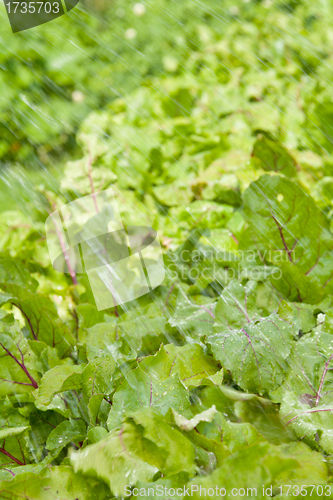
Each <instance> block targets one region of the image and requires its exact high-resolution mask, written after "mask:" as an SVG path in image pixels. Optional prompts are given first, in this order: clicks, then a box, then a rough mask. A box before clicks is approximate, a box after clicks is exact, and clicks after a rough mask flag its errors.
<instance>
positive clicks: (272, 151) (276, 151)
mask: <svg viewBox="0 0 333 500" xmlns="http://www.w3.org/2000/svg"><path fill="white" fill-rule="evenodd" d="M252 157H253V158H255V159H258V160H259V162H260V166H261V168H262V169H263V170H266V172H267V171H268V172H269V171H272V170H274V171H275V172H278V173H280V174H283V175H285V176H286V177H294V176H295V175H296V173H297V170H296V162H295V160H294V158H293V157H292V156H291V155H290V154H289V153H288V151H287V150H286V149H285V148H284V147H283V146H282V145H281V144H279V143H277V142H274V141H272V140H270V139H267V137H265V136H259V137H258V139H257V140H256V142H255V144H254V146H253V151H252Z"/></svg>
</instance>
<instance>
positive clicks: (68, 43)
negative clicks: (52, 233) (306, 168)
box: [0, 0, 333, 209]
mask: <svg viewBox="0 0 333 500" xmlns="http://www.w3.org/2000/svg"><path fill="white" fill-rule="evenodd" d="M0 20H1V26H2V32H1V35H0V43H1V50H0V52H1V54H0V69H1V72H0V82H1V93H0V117H1V119H0V127H1V129H0V130H1V133H0V161H1V166H0V168H1V177H2V200H1V203H0V209H4V208H6V209H8V208H11V204H12V203H13V202H12V198H10V197H9V195H8V183H9V184H10V186H11V191H12V194H13V193H14V196H13V197H14V198H15V199H16V200H17V199H18V198H20V196H21V195H22V185H21V184H22V179H23V177H24V179H25V182H28V183H29V182H30V183H31V185H32V186H35V185H37V184H38V183H39V182H43V183H44V184H45V183H46V184H47V185H48V184H49V183H51V184H52V185H53V184H54V183H55V182H56V179H57V178H59V176H60V172H62V169H63V168H64V166H65V164H66V162H67V161H68V160H74V159H79V158H80V157H81V156H82V153H81V146H82V141H81V144H80V140H77V133H78V131H79V130H80V127H81V126H82V123H83V122H84V120H85V119H86V117H87V116H90V117H91V116H94V115H91V113H92V112H93V111H96V110H99V112H101V111H102V110H105V111H106V112H107V113H109V115H112V114H113V113H114V112H119V109H115V108H114V103H115V102H119V99H121V98H125V97H126V96H128V95H130V93H131V92H132V91H133V90H134V89H136V88H138V87H139V86H141V88H149V89H150V94H149V95H148V94H146V97H145V98H144V99H143V100H141V101H140V96H141V97H142V96H143V93H142V92H141V94H140V95H139V96H138V95H137V96H136V97H135V98H134V97H133V99H132V102H131V104H130V107H131V108H132V109H133V113H134V108H135V106H137V116H134V114H135V113H134V114H133V113H132V114H131V115H130V116H128V117H127V118H126V122H128V121H132V125H133V126H134V128H135V127H138V128H141V127H142V124H143V121H144V120H143V117H144V114H145V113H147V105H149V102H151V101H152V99H153V98H154V96H155V94H159V95H160V96H161V95H162V94H163V93H164V96H165V99H164V98H163V99H162V104H161V106H162V109H158V110H157V109H156V110H154V109H152V110H151V113H152V115H151V117H152V118H153V120H155V117H158V115H159V117H160V118H162V119H164V118H165V117H175V116H178V117H179V118H181V117H183V118H186V117H190V116H191V119H192V123H193V119H196V117H197V116H198V114H200V118H199V121H200V119H201V120H202V124H203V122H204V121H205V124H203V126H204V127H210V126H211V124H212V123H214V126H217V124H218V126H217V128H216V130H218V132H217V133H223V134H224V139H223V141H224V146H223V147H224V148H226V149H228V148H230V147H232V148H233V150H241V151H243V152H244V151H246V154H247V155H248V154H249V153H250V152H251V150H252V146H253V143H254V142H255V140H256V138H257V136H258V134H264V135H265V136H266V139H267V140H272V139H273V141H274V140H275V141H280V143H282V144H284V146H285V147H287V148H288V149H294V150H295V151H297V152H302V151H306V152H307V153H306V154H307V159H306V161H307V162H308V163H309V162H310V163H311V164H313V163H314V164H316V162H317V163H318V161H319V160H318V158H315V156H314V155H320V156H321V157H323V156H324V157H325V161H324V164H325V165H326V167H325V168H326V175H331V172H330V169H331V161H330V155H331V153H332V152H333V147H332V136H333V130H332V127H333V125H332V122H333V121H332V118H333V105H332V103H331V95H332V75H331V73H332V70H331V67H330V66H331V59H332V50H331V47H332V38H333V31H332V29H331V28H332V20H333V5H332V4H331V3H330V2H328V1H325V0H320V1H318V2H310V1H308V0H299V1H297V0H291V1H288V2H283V1H281V0H263V1H257V0H224V1H223V2H217V1H216V0H205V1H204V2H199V1H196V0H195V1H192V0H182V1H180V0H171V1H170V0H147V1H143V2H140V3H138V2H133V1H124V0H114V1H110V0H109V1H108V0H98V1H97V0H96V1H95V2H93V1H92V0H86V1H83V2H81V3H80V4H79V6H78V7H77V8H75V9H74V10H73V11H72V12H70V13H69V14H68V15H66V16H63V17H61V18H59V19H58V20H56V21H54V22H51V23H47V24H45V25H43V26H40V27H37V28H35V29H31V30H28V31H26V32H22V33H18V34H15V35H14V34H13V33H12V32H11V31H10V27H9V22H8V20H7V18H6V14H5V9H4V7H3V6H2V8H1V13H0ZM156 77H158V78H159V80H158V83H156V80H154V79H155V78H156ZM163 82H164V83H163ZM167 97H168V99H167ZM117 99H118V101H117ZM134 100H135V101H136V103H135V104H134ZM146 100H147V102H146ZM120 106H121V105H120ZM118 108H119V106H118ZM155 112H156V113H155ZM149 113H150V111H149ZM154 113H155V116H154ZM249 114H252V115H251V116H252V118H251V117H250V118H249ZM139 115H140V120H141V121H140V123H138V124H136V123H135V120H137V119H139V118H138V117H139ZM244 118H245V119H244ZM133 120H134V121H133ZM89 121H90V120H88V122H89ZM95 121H96V120H95ZM97 121H98V120H97ZM231 122H232V123H231ZM249 122H250V126H249ZM152 123H153V122H152ZM199 125H200V124H199ZM85 126H86V125H85ZM96 126H97V127H100V125H99V124H98V125H96ZM182 126H183V127H184V125H180V128H181V127H182ZM88 128H89V125H88ZM102 128H103V127H102ZM199 128H200V127H199ZM185 129H186V127H185ZM185 129H184V130H183V131H181V130H180V132H179V134H182V133H184V134H185V135H187V136H189V135H191V136H192V139H191V141H192V142H193V137H194V136H196V137H199V136H200V133H199V134H198V130H196V131H193V130H192V131H189V130H185ZM235 130H236V131H237V133H235ZM95 132H96V130H95ZM132 132H133V130H132ZM205 133H206V137H201V138H200V139H197V141H198V142H199V143H200V146H198V145H197V146H196V147H197V149H198V148H199V149H200V148H201V151H204V150H209V149H212V148H211V147H210V146H207V144H208V143H210V142H211V141H213V142H214V141H216V140H217V139H216V136H215V138H210V137H209V135H210V133H209V130H208V129H207V130H206V131H205ZM103 134H105V135H106V136H107V135H108V134H111V135H112V134H115V132H114V130H113V131H111V130H103ZM126 134H127V132H126V131H125V135H126ZM148 135H149V132H148ZM230 136H233V139H234V140H233V142H232V145H230V138H231V137H230ZM221 140H222V139H221ZM131 141H134V138H133V137H132V136H128V140H127V142H126V141H123V142H122V144H121V145H120V147H122V148H125V149H126V147H128V146H126V144H127V143H131ZM218 141H220V139H218ZM83 142H84V140H83ZM134 142H135V141H134ZM227 142H228V143H229V144H228V146H226V143H227ZM204 143H205V144H206V146H204V145H203V144H204ZM221 144H222V142H221ZM221 144H220V151H221V148H222V149H223V147H222V145H221ZM118 146H119V143H118ZM178 147H183V146H179V145H178ZM207 148H208V149H207ZM153 150H154V151H153ZM155 150H156V147H155V148H154V147H152V148H150V150H149V151H148V150H147V152H146V153H145V154H146V156H147V157H148V158H149V155H151V154H152V155H154V154H155V155H156V154H157V155H158V154H159V152H156V151H155ZM215 152H216V153H217V151H215ZM177 154H178V153H176V152H174V157H175V158H176V160H177ZM295 154H296V153H295ZM311 155H312V156H311ZM178 157H179V156H178ZM216 157H219V154H218V153H217V154H216V155H215V157H214V155H211V157H210V160H211V161H213V160H214V159H215V158H216ZM303 157H304V155H303ZM156 161H157V163H158V160H156ZM155 163H156V162H155ZM208 163H209V162H208ZM208 163H207V164H206V166H208ZM319 163H321V167H323V162H322V161H321V162H320V161H319ZM109 166H110V165H107V167H109ZM154 168H155V170H156V168H157V170H158V167H154ZM22 169H23V171H24V174H22ZM154 173H155V174H156V173H158V172H157V171H154ZM126 175H127V174H126ZM164 182H165V179H164ZM16 185H17V186H18V193H21V194H20V195H19V194H17V192H16V191H15V186H16ZM24 190H26V186H25V187H24ZM22 196H24V194H23V195H22ZM33 203H34V200H33Z"/></svg>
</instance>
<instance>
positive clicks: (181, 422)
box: [172, 405, 216, 431]
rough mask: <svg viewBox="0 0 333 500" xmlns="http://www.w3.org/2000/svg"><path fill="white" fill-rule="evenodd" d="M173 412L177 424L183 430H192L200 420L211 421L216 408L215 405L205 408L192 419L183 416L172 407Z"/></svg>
mask: <svg viewBox="0 0 333 500" xmlns="http://www.w3.org/2000/svg"><path fill="white" fill-rule="evenodd" d="M172 414H173V416H174V419H175V423H176V425H177V426H178V427H179V428H180V429H181V430H183V431H192V430H193V429H194V428H195V427H196V426H197V425H198V424H199V423H200V422H211V421H212V420H213V418H214V416H215V414H216V408H215V406H214V405H213V406H212V407H211V408H209V410H205V411H203V412H201V413H198V414H197V415H195V417H193V418H191V419H190V420H189V419H187V418H185V417H183V415H180V414H179V413H177V412H176V411H175V410H174V409H172Z"/></svg>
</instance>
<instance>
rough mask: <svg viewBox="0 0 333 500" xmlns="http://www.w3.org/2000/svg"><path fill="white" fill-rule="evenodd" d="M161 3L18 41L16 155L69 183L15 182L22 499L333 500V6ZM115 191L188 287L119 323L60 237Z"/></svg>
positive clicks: (17, 455) (8, 390)
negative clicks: (87, 207)
mask: <svg viewBox="0 0 333 500" xmlns="http://www.w3.org/2000/svg"><path fill="white" fill-rule="evenodd" d="M140 5H141V4H139V6H138V4H134V5H133V4H131V3H126V5H125V4H124V3H123V2H120V1H119V2H118V1H115V2H112V5H110V6H108V8H107V9H105V12H104V11H103V8H102V7H101V4H100V3H99V5H98V6H97V7H98V8H101V9H102V13H101V14H100V16H99V18H98V17H96V16H93V15H91V13H89V12H90V11H89V10H86V7H82V6H81V7H79V8H77V9H74V10H73V11H72V12H71V13H70V14H69V15H67V16H63V17H62V18H61V19H59V20H58V24H55V23H54V24H52V26H51V24H50V26H44V27H43V26H41V27H39V28H37V29H36V30H31V31H29V32H26V33H21V34H19V35H17V36H16V38H15V41H13V40H14V38H11V39H10V40H11V41H10V44H9V43H7V42H6V41H7V40H9V39H8V36H9V35H7V34H6V33H4V34H3V35H1V36H2V37H3V47H5V49H4V52H3V55H2V56H1V57H2V62H1V65H2V67H4V68H5V69H6V72H7V77H6V79H3V81H2V84H3V88H4V94H3V95H4V96H5V98H0V107H1V113H2V118H3V120H2V122H3V125H2V128H3V130H2V132H3V134H2V136H1V141H0V156H1V158H2V159H3V161H7V162H9V161H12V162H13V161H14V160H15V161H23V160H24V161H25V163H26V164H27V165H28V164H30V162H31V161H32V158H33V157H34V159H35V160H36V156H35V152H36V151H37V155H38V156H39V160H40V161H42V162H43V163H44V164H45V165H47V166H48V167H49V170H48V171H47V173H42V172H39V173H34V174H32V173H30V174H29V175H28V174H25V173H24V171H23V170H17V168H16V167H14V165H13V163H12V164H11V167H13V168H12V169H11V172H9V171H5V170H4V173H3V174H1V176H2V179H3V180H4V183H5V184H4V186H5V185H6V187H3V189H2V193H1V194H3V198H4V199H6V197H7V199H8V191H9V190H8V188H7V184H6V183H9V185H10V186H11V187H12V188H13V193H14V196H15V197H16V198H17V199H18V200H19V201H20V203H21V207H24V211H25V213H22V211H20V210H15V207H13V206H11V207H10V211H3V212H2V213H0V253H1V254H0V359H1V363H0V498H1V500H2V499H4V500H6V499H18V498H29V499H31V500H51V499H52V500H53V499H54V498H58V499H62V500H73V499H74V498H75V499H79V500H107V499H109V498H110V499H111V498H114V497H115V496H119V497H121V496H124V495H125V493H126V492H127V493H126V494H128V495H130V494H131V492H132V493H133V491H134V490H133V488H145V489H148V488H157V487H158V486H160V487H163V488H165V487H167V488H176V487H180V488H184V487H185V488H190V489H191V488H192V491H193V497H194V498H195V497H198V498H199V496H200V495H199V492H200V486H201V487H202V488H206V489H208V488H213V489H214V490H215V487H216V486H220V487H225V488H226V489H227V495H228V493H229V492H230V490H231V489H232V488H234V487H235V488H240V487H241V488H245V489H246V488H257V494H256V498H261V497H262V496H263V487H265V488H266V487H267V488H270V487H271V486H272V493H271V494H272V495H273V496H274V498H281V496H280V493H281V491H280V489H279V486H280V485H282V484H290V485H292V486H293V487H294V486H295V487H297V488H298V487H301V485H306V484H314V485H324V486H325V485H326V486H327V485H331V484H332V455H333V441H332V425H333V401H332V384H333V379H332V366H333V364H332V363H333V340H332V339H333V337H332V333H333V312H332V311H333V288H332V287H333V279H332V277H333V264H332V262H333V260H332V251H333V250H332V248H333V231H332V229H333V225H332V193H333V190H332V185H333V184H332V179H333V157H332V152H333V150H332V127H331V124H330V121H331V115H332V109H331V108H332V106H331V104H330V96H331V94H332V89H331V83H330V81H331V74H330V72H329V61H330V58H331V55H330V53H329V49H328V47H329V46H330V22H331V20H332V18H333V17H332V16H333V11H332V6H331V5H330V4H328V3H327V2H326V4H325V5H323V4H322V3H319V4H318V5H317V4H314V3H312V4H310V3H307V2H305V1H300V2H291V3H289V4H282V3H274V2H273V3H272V2H267V1H265V2H254V1H250V2H243V1H242V0H239V1H238V0H232V1H231V0H230V1H229V0H228V1H226V2H223V3H221V4H217V2H214V1H213V0H208V1H207V2H205V5H203V4H201V5H200V8H199V7H198V6H197V5H196V4H193V2H189V1H184V2H178V3H176V2H172V3H170V2H167V1H166V0H156V1H155V0H154V1H150V0H149V1H147V2H145V4H144V5H143V4H142V5H141V6H140ZM140 12H141V14H140ZM166 13H170V16H166ZM180 25H181V29H180V28H179V26H180ZM133 26H134V27H135V30H136V33H134V32H133V31H131V30H133V29H134V28H133ZM147 26H149V29H147ZM55 30H57V31H55ZM96 33H98V35H99V41H98V40H97V38H96ZM63 39H64V40H66V41H67V43H66V47H65V48H64V49H63V50H64V51H66V57H64V53H63V52H60V49H59V48H58V47H57V43H58V42H59V40H63ZM9 46H10V48H9ZM19 52H20V54H21V59H18V58H17V57H16V56H15V54H17V53H19ZM87 58H88V59H89V64H88V61H87ZM27 61H29V65H28V62H27ZM32 69H33V70H34V71H35V75H36V77H35V80H32V77H31V74H32V72H31V70H32ZM92 74H93V75H94V78H92V77H91V75H92ZM8 82H10V84H9V83H8ZM50 82H53V83H52V85H51V84H50ZM6 89H7V90H6ZM129 91H130V92H129ZM28 109H29V110H30V111H29V113H30V114H29V119H26V116H27V110H28ZM31 113H33V116H32V115H31ZM13 116H15V122H13V119H12V117H13ZM74 137H75V140H74ZM35 150H36V151H35ZM53 163H56V167H57V168H56V169H52V168H51V164H52V165H53ZM55 173H56V177H53V175H54V174H55ZM14 180H15V182H16V184H11V183H13V181H14ZM110 186H111V187H112V189H113V190H114V193H115V197H116V199H117V204H118V208H119V212H120V215H121V218H122V220H123V222H124V224H125V226H131V225H139V226H142V225H147V226H151V227H153V228H154V229H156V231H157V232H158V235H159V238H160V241H161V245H162V249H163V258H164V265H165V269H166V277H165V280H164V281H163V283H162V284H161V286H159V287H158V288H156V289H155V290H154V291H152V292H150V293H149V294H147V295H145V296H143V297H140V298H139V299H137V300H135V301H133V302H131V303H127V304H124V305H123V306H118V307H113V308H110V309H106V310H104V311H98V310H97V308H96V305H95V302H94V298H93V294H92V291H91V289H90V285H89V282H88V280H87V278H86V276H85V275H83V274H78V275H76V276H72V277H71V276H70V275H63V274H60V273H57V272H56V271H55V270H53V268H52V267H51V263H50V261H49V256H48V249H47V244H46V239H45V229H44V221H45V219H46V218H47V217H48V215H49V213H50V212H52V211H54V210H56V209H57V208H59V207H60V206H62V205H63V204H65V203H67V202H70V201H72V200H74V199H76V198H77V197H80V196H85V195H88V194H91V193H92V192H97V191H99V190H103V189H106V188H108V187H110ZM128 488H129V493H128ZM125 489H126V491H125ZM163 491H164V498H169V495H167V493H165V490H163ZM303 493H304V492H303ZM303 493H301V495H302V496H306V497H308V498H310V497H311V498H316V496H315V495H317V497H318V498H319V497H320V495H319V496H318V494H317V490H316V492H315V493H314V494H313V495H311V492H310V491H308V490H307V491H306V494H305V495H304V494H303ZM132 496H135V495H134V493H133V495H132ZM201 496H203V495H201ZM289 496H290V494H289ZM326 496H328V495H326ZM331 496H332V495H331ZM234 497H235V498H237V496H234ZM241 497H242V495H241V494H239V498H241ZM266 497H267V495H266ZM150 498H153V496H152V495H150ZM161 498H163V497H161Z"/></svg>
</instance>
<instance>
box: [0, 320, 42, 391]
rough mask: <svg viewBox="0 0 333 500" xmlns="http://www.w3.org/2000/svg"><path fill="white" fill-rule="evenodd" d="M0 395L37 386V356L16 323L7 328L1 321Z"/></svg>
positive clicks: (28, 389) (29, 389)
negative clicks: (6, 332)
mask: <svg viewBox="0 0 333 500" xmlns="http://www.w3.org/2000/svg"><path fill="white" fill-rule="evenodd" d="M6 330H7V331H8V334H5V333H0V356H1V363H0V382H1V383H0V395H1V396H2V397H4V396H6V395H7V394H8V395H9V394H22V393H26V392H31V391H32V390H34V389H36V388H37V387H38V383H39V374H38V372H37V358H36V356H35V354H34V353H33V351H32V350H31V349H30V346H29V344H28V342H27V340H26V339H25V337H24V335H23V334H22V332H21V331H20V330H19V329H18V327H17V325H13V326H10V327H9V328H8V327H7V326H6V325H5V323H1V325H0V331H6Z"/></svg>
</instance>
